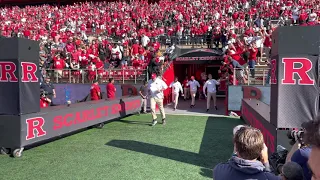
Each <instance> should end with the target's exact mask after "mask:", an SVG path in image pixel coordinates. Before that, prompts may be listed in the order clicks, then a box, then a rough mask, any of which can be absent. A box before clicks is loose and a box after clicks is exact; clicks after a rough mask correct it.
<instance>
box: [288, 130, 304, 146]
mask: <svg viewBox="0 0 320 180" xmlns="http://www.w3.org/2000/svg"><path fill="white" fill-rule="evenodd" d="M303 134H304V131H303V130H291V131H288V133H287V136H288V138H289V139H291V142H290V144H291V145H293V144H295V143H296V142H297V141H298V142H299V143H300V144H301V145H304V143H303Z"/></svg>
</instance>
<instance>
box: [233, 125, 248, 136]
mask: <svg viewBox="0 0 320 180" xmlns="http://www.w3.org/2000/svg"><path fill="white" fill-rule="evenodd" d="M243 127H245V126H244V125H238V126H236V127H234V128H233V135H236V133H237V131H239V130H240V129H241V128H243Z"/></svg>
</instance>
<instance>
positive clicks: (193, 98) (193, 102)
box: [190, 91, 197, 105]
mask: <svg viewBox="0 0 320 180" xmlns="http://www.w3.org/2000/svg"><path fill="white" fill-rule="evenodd" d="M196 94H197V91H190V95H191V105H195V99H196Z"/></svg>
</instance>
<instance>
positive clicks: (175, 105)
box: [172, 93, 179, 109]
mask: <svg viewBox="0 0 320 180" xmlns="http://www.w3.org/2000/svg"><path fill="white" fill-rule="evenodd" d="M178 100H179V93H172V102H173V104H174V108H175V109H176V108H177V105H178Z"/></svg>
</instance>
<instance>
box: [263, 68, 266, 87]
mask: <svg viewBox="0 0 320 180" xmlns="http://www.w3.org/2000/svg"><path fill="white" fill-rule="evenodd" d="M264 70H265V69H263V73H262V85H263V86H265V81H266V78H265V73H264V72H265V71H264Z"/></svg>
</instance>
